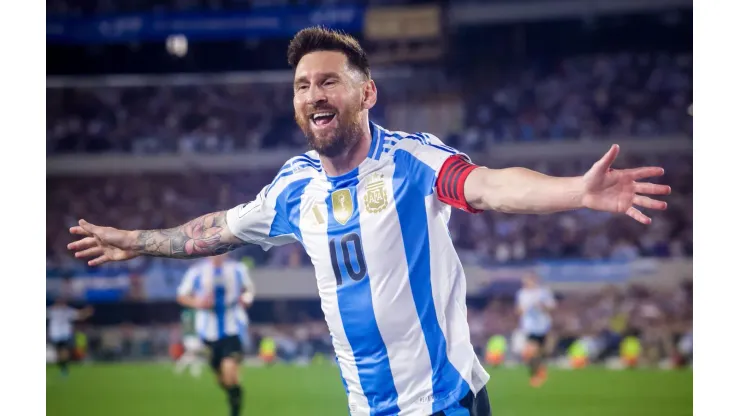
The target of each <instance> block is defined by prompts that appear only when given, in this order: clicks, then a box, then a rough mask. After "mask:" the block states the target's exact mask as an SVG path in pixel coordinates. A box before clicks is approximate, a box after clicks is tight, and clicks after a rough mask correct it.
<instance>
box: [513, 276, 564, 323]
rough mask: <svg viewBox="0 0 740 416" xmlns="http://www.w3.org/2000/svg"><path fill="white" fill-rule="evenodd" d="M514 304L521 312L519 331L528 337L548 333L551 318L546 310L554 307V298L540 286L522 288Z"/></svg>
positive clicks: (546, 289)
mask: <svg viewBox="0 0 740 416" xmlns="http://www.w3.org/2000/svg"><path fill="white" fill-rule="evenodd" d="M516 303H517V306H519V308H521V310H522V315H521V318H520V320H519V325H520V327H521V329H522V330H523V331H524V332H525V333H526V334H529V335H545V334H547V332H548V331H550V326H551V325H552V318H550V312H548V311H547V309H546V307H547V308H554V307H555V296H553V294H552V292H551V291H550V289H548V288H546V287H542V286H538V287H533V288H522V289H520V290H519V292H517V294H516Z"/></svg>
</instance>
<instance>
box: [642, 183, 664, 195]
mask: <svg viewBox="0 0 740 416" xmlns="http://www.w3.org/2000/svg"><path fill="white" fill-rule="evenodd" d="M635 193H638V194H647V195H670V194H671V187H670V186H668V185H656V184H654V183H646V182H637V183H635Z"/></svg>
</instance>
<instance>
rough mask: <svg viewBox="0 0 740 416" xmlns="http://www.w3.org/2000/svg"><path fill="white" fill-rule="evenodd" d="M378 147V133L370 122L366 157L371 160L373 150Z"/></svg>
mask: <svg viewBox="0 0 740 416" xmlns="http://www.w3.org/2000/svg"><path fill="white" fill-rule="evenodd" d="M377 147H378V132H377V128H376V127H375V125H373V123H372V122H370V147H369V148H368V149H367V157H368V158H371V159H372V158H373V156H375V149H376V148H377Z"/></svg>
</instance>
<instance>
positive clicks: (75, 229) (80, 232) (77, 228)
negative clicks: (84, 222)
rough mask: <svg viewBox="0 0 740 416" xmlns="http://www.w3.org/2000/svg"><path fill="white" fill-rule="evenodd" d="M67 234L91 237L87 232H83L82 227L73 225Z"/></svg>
mask: <svg viewBox="0 0 740 416" xmlns="http://www.w3.org/2000/svg"><path fill="white" fill-rule="evenodd" d="M69 232H70V233H71V234H77V235H84V236H86V237H91V236H92V234H90V233H88V232H87V231H85V229H84V228H82V227H80V226H79V225H75V226H74V227H72V228H70V229H69Z"/></svg>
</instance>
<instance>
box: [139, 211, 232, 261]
mask: <svg viewBox="0 0 740 416" xmlns="http://www.w3.org/2000/svg"><path fill="white" fill-rule="evenodd" d="M134 233H135V234H134V236H135V242H134V251H136V252H137V253H138V254H139V255H147V256H158V257H172V258H181V259H189V258H197V257H208V256H215V255H219V254H223V253H226V252H228V251H232V250H234V249H236V248H239V247H241V246H243V245H245V244H246V243H245V242H244V241H242V240H241V239H239V238H238V237H236V236H235V235H234V234H232V233H231V230H229V226H228V224H227V223H226V211H220V212H214V213H210V214H206V215H203V216H201V217H198V218H196V219H194V220H192V221H189V222H187V223H185V224H183V225H180V226H177V227H174V228H169V229H166V230H145V231H134Z"/></svg>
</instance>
